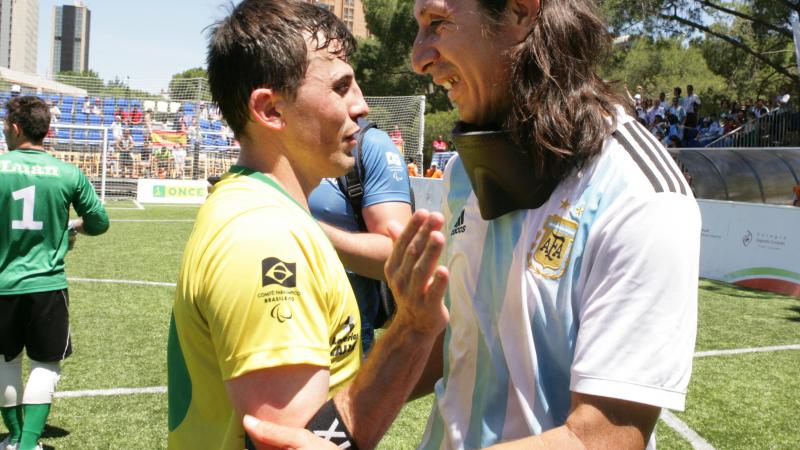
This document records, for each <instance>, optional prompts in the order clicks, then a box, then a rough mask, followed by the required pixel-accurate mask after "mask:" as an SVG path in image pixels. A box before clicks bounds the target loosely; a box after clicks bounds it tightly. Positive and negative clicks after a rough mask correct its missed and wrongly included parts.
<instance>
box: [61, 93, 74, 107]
mask: <svg viewBox="0 0 800 450" xmlns="http://www.w3.org/2000/svg"><path fill="white" fill-rule="evenodd" d="M61 103H62V104H70V105H71V104H73V103H75V97H73V96H71V95H65V96H63V97H61Z"/></svg>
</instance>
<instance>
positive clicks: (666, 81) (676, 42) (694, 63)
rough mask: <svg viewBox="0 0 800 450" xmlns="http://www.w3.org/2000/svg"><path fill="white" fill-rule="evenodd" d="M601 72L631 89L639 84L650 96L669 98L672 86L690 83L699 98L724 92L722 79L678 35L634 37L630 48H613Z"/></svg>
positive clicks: (724, 87) (695, 48) (695, 50)
mask: <svg viewBox="0 0 800 450" xmlns="http://www.w3.org/2000/svg"><path fill="white" fill-rule="evenodd" d="M601 72H602V75H603V77H604V78H606V79H610V80H615V81H619V82H621V83H624V84H626V85H628V87H629V89H630V90H631V91H633V90H634V86H639V85H640V86H642V87H643V88H644V92H645V96H646V97H650V98H653V99H655V98H657V96H658V94H659V93H660V92H664V93H665V94H666V95H667V101H671V97H672V88H673V87H675V86H680V87H681V88H682V89H683V88H684V87H685V85H686V84H693V85H694V88H695V91H696V92H697V93H698V94H699V95H700V97H701V98H702V99H703V100H711V98H713V97H716V96H717V95H719V94H720V93H725V92H727V91H726V89H727V87H726V83H725V79H724V78H723V77H721V76H718V75H717V74H715V73H714V72H713V71H712V70H711V69H710V68H709V67H708V64H707V63H706V60H705V59H704V58H703V52H702V51H701V50H700V49H699V48H697V47H696V46H693V45H688V46H684V45H683V44H682V42H681V39H679V38H667V39H659V40H653V39H651V38H649V37H639V38H634V39H633V43H632V44H631V45H630V48H617V49H616V50H615V55H614V56H613V57H612V58H610V61H609V63H607V64H606V65H605V66H604V67H603V69H602V71H601ZM684 92H685V91H684ZM704 104H708V102H704Z"/></svg>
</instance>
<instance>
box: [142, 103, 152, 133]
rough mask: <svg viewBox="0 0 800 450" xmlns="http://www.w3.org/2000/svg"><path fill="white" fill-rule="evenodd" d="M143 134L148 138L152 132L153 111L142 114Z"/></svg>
mask: <svg viewBox="0 0 800 450" xmlns="http://www.w3.org/2000/svg"><path fill="white" fill-rule="evenodd" d="M142 120H143V122H144V134H145V135H147V136H150V133H152V132H153V110H152V109H148V110H147V111H145V113H144V119H142Z"/></svg>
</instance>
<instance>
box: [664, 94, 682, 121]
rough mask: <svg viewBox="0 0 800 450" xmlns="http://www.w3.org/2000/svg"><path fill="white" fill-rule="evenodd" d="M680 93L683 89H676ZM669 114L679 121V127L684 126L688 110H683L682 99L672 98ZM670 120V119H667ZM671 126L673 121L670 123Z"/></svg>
mask: <svg viewBox="0 0 800 450" xmlns="http://www.w3.org/2000/svg"><path fill="white" fill-rule="evenodd" d="M675 89H677V90H678V91H680V89H681V88H675ZM668 112H669V114H672V115H673V116H675V119H676V120H677V121H678V122H677V123H678V124H679V125H683V121H684V120H685V119H686V110H685V109H683V106H681V103H680V98H679V97H677V96H676V97H672V106H671V107H670V108H669V111H668ZM667 119H668V120H669V117H667ZM670 125H672V121H670Z"/></svg>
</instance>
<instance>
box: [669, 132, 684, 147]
mask: <svg viewBox="0 0 800 450" xmlns="http://www.w3.org/2000/svg"><path fill="white" fill-rule="evenodd" d="M667 148H681V138H679V137H678V136H675V135H670V136H669V138H667Z"/></svg>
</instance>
